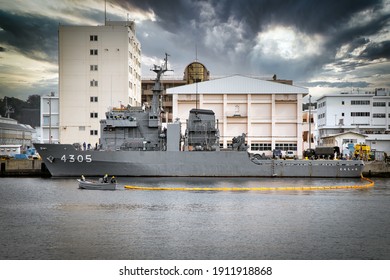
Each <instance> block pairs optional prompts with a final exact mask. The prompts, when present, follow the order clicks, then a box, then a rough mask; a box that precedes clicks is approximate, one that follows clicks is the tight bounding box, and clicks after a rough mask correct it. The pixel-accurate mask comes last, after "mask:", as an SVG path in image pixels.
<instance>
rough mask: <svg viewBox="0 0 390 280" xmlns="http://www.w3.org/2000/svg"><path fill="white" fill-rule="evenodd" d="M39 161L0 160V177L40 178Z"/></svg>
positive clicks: (40, 165) (40, 161) (40, 168)
mask: <svg viewBox="0 0 390 280" xmlns="http://www.w3.org/2000/svg"><path fill="white" fill-rule="evenodd" d="M42 175H43V173H42V160H40V159H24V160H22V159H21V160H18V159H6V160H0V176H1V177H8V176H42Z"/></svg>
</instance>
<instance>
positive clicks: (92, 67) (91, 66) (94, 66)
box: [89, 65, 98, 71]
mask: <svg viewBox="0 0 390 280" xmlns="http://www.w3.org/2000/svg"><path fill="white" fill-rule="evenodd" d="M89 69H90V70H91V71H97V70H98V66H97V65H90V66H89Z"/></svg>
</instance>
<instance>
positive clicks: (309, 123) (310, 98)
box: [309, 94, 311, 150]
mask: <svg viewBox="0 0 390 280" xmlns="http://www.w3.org/2000/svg"><path fill="white" fill-rule="evenodd" d="M310 149H311V95H310V94H309V150H310Z"/></svg>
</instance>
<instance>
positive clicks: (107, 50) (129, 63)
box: [58, 21, 141, 146]
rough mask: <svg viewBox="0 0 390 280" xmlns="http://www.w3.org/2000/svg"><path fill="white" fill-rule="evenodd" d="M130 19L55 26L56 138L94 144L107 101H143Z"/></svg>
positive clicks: (113, 103) (120, 103) (115, 103)
mask: <svg viewBox="0 0 390 280" xmlns="http://www.w3.org/2000/svg"><path fill="white" fill-rule="evenodd" d="M135 33H136V32H135V23H134V22H133V21H123V22H122V21H121V22H114V21H111V22H110V21H107V22H106V24H105V25H102V26H64V25H60V27H59V54H58V55H59V58H58V62H59V114H60V115H59V141H60V142H61V143H70V144H71V143H83V142H86V143H87V144H91V145H93V146H94V145H95V143H98V141H99V137H100V135H99V133H100V131H99V130H100V119H104V118H105V112H106V111H107V110H108V109H109V107H120V106H127V105H128V104H129V105H131V106H141V44H140V43H139V41H138V39H137V38H136V34H135Z"/></svg>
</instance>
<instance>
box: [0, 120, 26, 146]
mask: <svg viewBox="0 0 390 280" xmlns="http://www.w3.org/2000/svg"><path fill="white" fill-rule="evenodd" d="M33 132H34V129H33V128H32V127H31V126H30V125H25V124H19V123H18V121H17V120H14V119H11V118H4V117H0V145H20V146H22V148H26V147H31V146H32V135H33Z"/></svg>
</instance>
